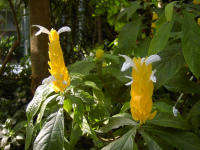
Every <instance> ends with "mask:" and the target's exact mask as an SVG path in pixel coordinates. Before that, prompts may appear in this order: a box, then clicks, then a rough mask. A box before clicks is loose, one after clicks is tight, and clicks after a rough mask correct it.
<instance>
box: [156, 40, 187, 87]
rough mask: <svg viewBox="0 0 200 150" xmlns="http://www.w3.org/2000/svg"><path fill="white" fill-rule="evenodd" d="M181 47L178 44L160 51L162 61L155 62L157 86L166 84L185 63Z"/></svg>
mask: <svg viewBox="0 0 200 150" xmlns="http://www.w3.org/2000/svg"><path fill="white" fill-rule="evenodd" d="M180 49H181V47H180V46H177V44H176V45H172V46H169V47H167V48H166V49H165V50H164V51H162V52H161V53H160V57H161V61H159V62H157V63H156V64H155V69H156V78H157V82H156V86H157V87H156V88H158V87H160V86H161V85H163V84H165V83H166V82H167V81H168V80H169V79H171V78H172V77H173V76H174V75H175V74H176V73H177V72H178V71H179V70H180V68H181V67H182V66H183V65H184V58H183V55H182V52H181V51H180Z"/></svg>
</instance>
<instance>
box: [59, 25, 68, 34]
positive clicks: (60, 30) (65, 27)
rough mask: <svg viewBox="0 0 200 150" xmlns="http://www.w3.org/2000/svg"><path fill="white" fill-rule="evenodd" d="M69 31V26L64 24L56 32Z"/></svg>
mask: <svg viewBox="0 0 200 150" xmlns="http://www.w3.org/2000/svg"><path fill="white" fill-rule="evenodd" d="M70 31H71V29H70V27H68V26H64V27H62V28H60V29H59V30H58V34H60V33H63V32H70Z"/></svg>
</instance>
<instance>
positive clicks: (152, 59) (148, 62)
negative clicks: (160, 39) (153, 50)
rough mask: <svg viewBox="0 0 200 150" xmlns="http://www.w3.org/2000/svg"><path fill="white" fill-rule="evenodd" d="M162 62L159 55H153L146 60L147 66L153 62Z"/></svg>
mask: <svg viewBox="0 0 200 150" xmlns="http://www.w3.org/2000/svg"><path fill="white" fill-rule="evenodd" d="M160 60H161V58H160V56H159V55H151V56H149V57H148V58H147V59H145V64H146V65H148V64H151V63H153V62H156V61H160Z"/></svg>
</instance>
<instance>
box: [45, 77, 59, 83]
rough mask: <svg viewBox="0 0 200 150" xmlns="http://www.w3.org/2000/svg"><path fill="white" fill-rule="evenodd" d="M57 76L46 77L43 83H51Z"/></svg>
mask: <svg viewBox="0 0 200 150" xmlns="http://www.w3.org/2000/svg"><path fill="white" fill-rule="evenodd" d="M55 80H56V79H55V77H54V76H49V77H48V78H45V79H44V80H43V81H42V84H49V83H51V82H52V81H55Z"/></svg>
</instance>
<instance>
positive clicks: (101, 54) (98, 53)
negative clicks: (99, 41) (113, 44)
mask: <svg viewBox="0 0 200 150" xmlns="http://www.w3.org/2000/svg"><path fill="white" fill-rule="evenodd" d="M103 55H104V51H103V50H102V49H98V50H97V51H96V58H97V59H101V58H102V57H103Z"/></svg>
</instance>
